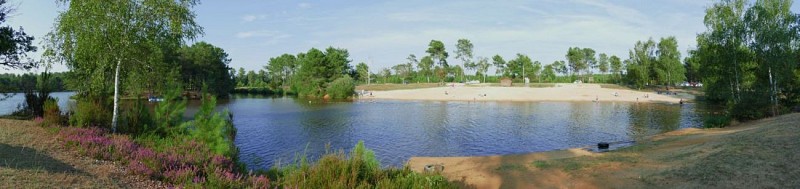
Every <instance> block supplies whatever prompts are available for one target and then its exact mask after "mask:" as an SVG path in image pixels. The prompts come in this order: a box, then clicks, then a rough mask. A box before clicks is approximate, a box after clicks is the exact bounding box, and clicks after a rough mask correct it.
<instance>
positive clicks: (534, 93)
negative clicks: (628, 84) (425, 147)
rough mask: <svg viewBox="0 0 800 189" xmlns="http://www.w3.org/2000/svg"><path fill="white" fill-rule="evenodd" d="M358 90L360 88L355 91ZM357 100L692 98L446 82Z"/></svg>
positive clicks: (594, 87)
mask: <svg viewBox="0 0 800 189" xmlns="http://www.w3.org/2000/svg"><path fill="white" fill-rule="evenodd" d="M359 92H362V91H359ZM360 99H361V100H369V99H387V100H432V101H512V102H537V101H568V102H595V101H597V102H643V103H669V104H678V103H680V102H681V101H684V102H687V101H693V100H694V96H693V95H691V94H687V93H678V94H677V95H675V94H674V93H673V94H665V93H662V94H658V93H656V92H643V91H635V90H629V89H609V88H602V87H601V86H600V85H598V84H555V87H547V88H531V87H495V86H468V85H464V84H458V83H456V84H447V86H446V87H434V88H420V89H403V90H390V91H364V94H363V95H361V96H360Z"/></svg>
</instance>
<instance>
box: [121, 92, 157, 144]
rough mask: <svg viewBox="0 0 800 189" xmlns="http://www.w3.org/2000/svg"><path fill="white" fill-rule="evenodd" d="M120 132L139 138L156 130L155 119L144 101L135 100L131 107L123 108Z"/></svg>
mask: <svg viewBox="0 0 800 189" xmlns="http://www.w3.org/2000/svg"><path fill="white" fill-rule="evenodd" d="M123 107H124V108H123V110H121V112H122V113H121V114H122V115H121V120H120V125H119V128H118V129H119V131H121V132H124V133H130V134H132V135H134V136H139V135H141V134H144V133H145V132H151V131H153V130H154V128H153V127H154V124H153V117H152V116H151V113H150V110H149V109H148V107H147V105H145V103H144V101H143V100H141V99H137V100H135V101H134V102H133V103H131V105H130V106H123Z"/></svg>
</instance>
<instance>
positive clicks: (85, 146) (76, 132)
mask: <svg viewBox="0 0 800 189" xmlns="http://www.w3.org/2000/svg"><path fill="white" fill-rule="evenodd" d="M58 138H59V140H60V141H62V142H63V143H64V145H65V146H66V147H68V148H72V149H75V150H77V151H78V152H79V153H80V154H82V155H85V156H89V157H93V158H96V159H101V160H112V161H118V162H121V163H122V164H123V165H124V166H127V170H128V172H129V173H131V174H136V175H143V176H147V177H150V178H155V179H159V180H161V181H164V182H166V183H168V184H172V185H174V186H184V187H189V188H206V187H207V188H246V187H247V188H269V187H270V184H271V183H270V181H269V179H268V178H267V177H265V176H263V175H254V174H241V173H238V172H237V171H236V170H237V169H235V168H236V167H235V166H234V161H233V160H231V159H230V158H228V157H225V156H221V155H216V154H214V153H212V152H211V151H210V150H209V148H208V147H207V146H206V145H205V144H204V143H202V142H198V141H195V140H192V139H187V138H183V137H171V138H161V137H158V136H155V135H150V136H143V138H144V140H143V142H144V144H143V145H138V144H136V143H134V142H133V141H132V140H130V139H129V138H128V137H127V136H126V135H109V134H108V132H107V131H106V130H105V129H100V128H64V129H62V130H61V131H60V132H59V134H58ZM148 144H150V145H153V144H155V145H157V146H158V147H160V148H161V150H154V149H152V148H150V147H148Z"/></svg>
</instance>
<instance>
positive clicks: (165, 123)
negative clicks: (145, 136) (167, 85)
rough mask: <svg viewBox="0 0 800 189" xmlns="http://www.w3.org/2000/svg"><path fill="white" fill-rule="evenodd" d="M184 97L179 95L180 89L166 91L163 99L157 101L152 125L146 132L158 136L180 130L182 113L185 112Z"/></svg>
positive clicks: (172, 133) (169, 134)
mask: <svg viewBox="0 0 800 189" xmlns="http://www.w3.org/2000/svg"><path fill="white" fill-rule="evenodd" d="M186 103H187V102H186V99H185V98H183V97H181V96H180V91H167V92H166V93H165V94H164V101H161V102H158V104H156V107H155V108H154V113H153V125H154V126H153V127H152V128H148V129H146V130H149V131H147V132H150V133H153V134H156V135H159V136H171V135H175V134H176V133H178V132H180V130H179V129H180V125H181V124H182V123H183V113H184V112H186Z"/></svg>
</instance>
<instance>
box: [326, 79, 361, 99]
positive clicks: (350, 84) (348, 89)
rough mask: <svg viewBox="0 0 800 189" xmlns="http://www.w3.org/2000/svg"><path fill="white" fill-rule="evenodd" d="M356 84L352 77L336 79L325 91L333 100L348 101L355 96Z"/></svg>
mask: <svg viewBox="0 0 800 189" xmlns="http://www.w3.org/2000/svg"><path fill="white" fill-rule="evenodd" d="M355 89H356V83H355V81H353V79H352V78H350V76H346V75H345V76H344V77H342V78H339V79H336V80H334V81H333V82H331V84H330V85H329V86H328V88H327V89H325V91H326V92H328V95H330V97H331V98H333V99H346V98H348V97H351V96H353V94H355Z"/></svg>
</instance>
